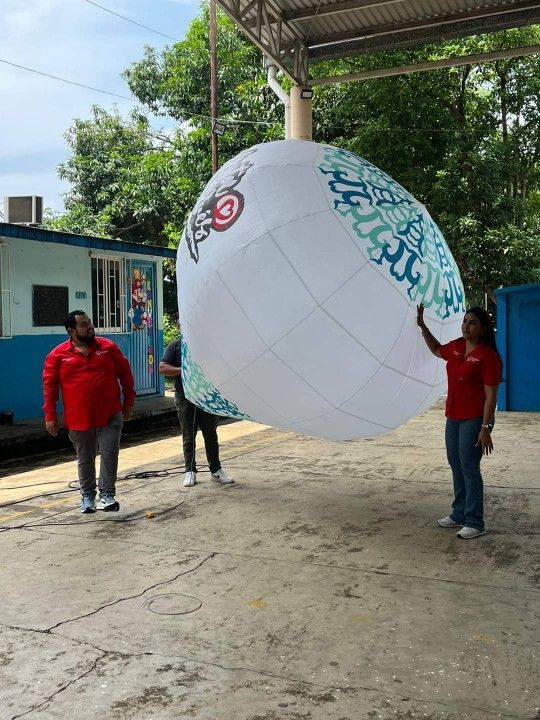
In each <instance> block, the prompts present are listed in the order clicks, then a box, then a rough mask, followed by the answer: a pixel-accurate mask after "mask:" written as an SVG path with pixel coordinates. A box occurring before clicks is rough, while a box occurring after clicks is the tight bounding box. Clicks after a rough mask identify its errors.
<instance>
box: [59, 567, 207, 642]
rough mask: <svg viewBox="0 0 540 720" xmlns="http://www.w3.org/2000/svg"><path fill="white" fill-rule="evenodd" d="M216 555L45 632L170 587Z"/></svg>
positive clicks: (62, 621)
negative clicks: (158, 588) (167, 586)
mask: <svg viewBox="0 0 540 720" xmlns="http://www.w3.org/2000/svg"><path fill="white" fill-rule="evenodd" d="M215 555H216V553H210V555H207V556H206V557H205V558H203V559H202V560H201V561H200V562H199V563H198V564H197V565H195V566H194V567H192V568H189V570H184V571H183V572H180V573H178V574H177V575H175V576H174V577H172V578H170V579H169V580H160V581H159V582H157V583H154V584H153V585H149V586H148V587H147V588H145V589H144V590H142V591H141V592H138V593H135V595H128V596H126V597H122V598H118V599H117V600H113V601H112V602H109V603H105V604H104V605H101V606H100V607H98V608H96V609H95V610H91V611H90V612H88V613H84V614H83V615H79V616H78V617H75V618H70V619H69V620H61V621H60V622H57V623H56V624H55V625H51V627H50V628H47V630H46V631H45V632H47V633H52V631H53V630H55V629H56V628H58V627H60V626H61V625H67V624H68V623H71V622H76V621H77V620H82V619H83V618H87V617H91V616H92V615H96V614H97V613H99V612H101V611H102V610H104V609H105V608H108V607H112V606H113V605H118V604H119V603H122V602H126V601H127V600H134V599H135V598H138V597H142V596H143V595H144V594H145V593H147V592H148V591H149V590H154V589H155V588H157V587H160V586H162V585H168V584H169V583H172V582H174V581H175V580H178V578H179V577H182V575H188V574H189V573H192V572H194V571H195V570H198V569H199V568H200V567H201V566H202V565H204V564H205V563H206V562H208V560H211V559H212V558H213V557H215Z"/></svg>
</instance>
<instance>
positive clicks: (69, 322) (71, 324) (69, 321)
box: [64, 310, 86, 333]
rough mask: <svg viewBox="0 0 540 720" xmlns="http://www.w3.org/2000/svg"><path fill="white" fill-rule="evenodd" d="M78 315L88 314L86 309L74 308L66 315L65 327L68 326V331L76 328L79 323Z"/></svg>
mask: <svg viewBox="0 0 540 720" xmlns="http://www.w3.org/2000/svg"><path fill="white" fill-rule="evenodd" d="M76 315H86V313H85V311H84V310H72V311H71V312H70V313H69V314H68V315H66V317H65V318H64V327H65V328H66V332H68V333H69V331H70V330H74V329H75V327H76V325H77V320H76V317H75V316H76Z"/></svg>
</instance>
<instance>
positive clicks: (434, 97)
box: [50, 7, 540, 301]
mask: <svg viewBox="0 0 540 720" xmlns="http://www.w3.org/2000/svg"><path fill="white" fill-rule="evenodd" d="M539 38H540V29H539V28H538V27H532V28H528V29H525V30H515V31H511V32H505V33H499V34H493V35H489V36H482V37H475V38H469V39H466V40H456V41H452V42H447V43H442V44H440V45H437V46H430V47H424V48H422V49H420V50H414V51H413V50H397V51H393V52H385V53H379V54H372V55H366V56H360V57H358V58H355V59H353V60H339V61H333V62H327V63H321V64H319V65H317V66H315V67H314V68H313V69H312V70H313V75H314V76H322V75H336V74H341V73H351V72H359V71H362V70H368V69H373V68H379V67H386V66H394V65H404V64H410V63H412V62H422V61H426V60H432V59H438V58H440V57H450V56H455V55H464V54H472V53H477V52H486V51H488V50H496V49H500V48H502V47H509V46H514V45H515V46H517V45H532V44H535V43H538V42H539ZM208 48H209V41H208V13H207V9H206V8H205V7H203V9H202V11H201V15H200V17H198V18H197V19H195V20H194V21H193V22H192V24H191V26H190V28H189V29H188V32H187V33H186V36H185V39H184V40H183V41H182V42H179V43H175V44H174V45H172V46H171V47H167V48H165V49H164V50H163V51H162V52H161V53H157V52H156V51H155V50H154V49H152V48H150V47H147V48H146V50H145V54H144V57H143V58H142V59H141V60H140V61H139V62H136V63H134V64H133V65H132V66H131V67H130V68H128V69H127V70H126V71H125V79H126V82H127V84H128V86H129V88H130V90H131V92H132V93H133V95H134V96H135V97H136V98H137V99H138V100H139V102H140V104H141V109H140V110H139V111H137V112H134V113H132V115H131V116H130V117H129V118H127V119H124V118H122V117H120V115H119V114H118V113H117V112H106V111H105V110H103V109H102V108H99V107H94V108H93V109H92V112H91V115H90V118H89V119H87V120H80V119H79V120H76V121H75V122H74V124H73V126H72V127H71V128H70V129H69V130H68V133H67V139H68V143H69V145H70V147H71V150H72V155H71V157H70V159H69V160H68V161H67V162H66V163H64V164H63V165H62V166H61V167H60V175H61V177H63V178H65V179H67V180H68V181H69V182H70V183H71V188H72V189H71V191H70V192H69V193H68V195H67V199H66V208H67V212H66V214H65V215H63V216H62V217H60V218H55V219H51V220H50V224H51V225H52V226H55V227H60V228H64V229H68V230H74V231H78V232H86V233H89V232H91V233H96V234H108V235H110V236H112V237H119V238H123V239H129V240H132V241H137V242H147V243H152V244H158V245H170V246H173V247H174V246H176V245H177V244H178V242H179V240H180V237H181V233H182V228H183V225H184V222H185V219H186V217H187V214H188V213H189V211H190V209H191V207H192V206H193V204H194V203H195V201H196V198H197V197H198V195H199V193H200V191H201V189H202V188H203V187H204V185H205V183H206V182H207V181H208V179H209V177H210V174H211V162H210V135H211V133H210V118H209V117H208V115H209V105H210V89H209V87H210V82H209V79H210V60H209V51H208ZM218 90H219V115H220V118H221V119H223V120H224V122H225V124H226V128H227V129H226V132H225V134H224V135H223V136H222V137H221V138H220V148H219V149H220V161H221V162H225V161H226V160H227V159H229V158H230V157H233V156H234V155H235V154H237V153H238V152H239V151H240V150H242V149H244V148H246V147H249V146H251V145H253V144H255V143H258V142H265V141H270V140H275V139H279V138H282V137H283V106H282V105H281V103H280V102H279V101H278V99H277V98H276V96H275V95H274V94H273V92H272V91H271V90H270V89H269V88H268V87H267V85H266V75H265V72H264V70H263V67H262V58H261V55H260V52H259V51H258V50H257V49H256V48H255V47H254V46H253V45H252V44H251V43H250V42H248V41H247V40H246V39H245V38H244V36H243V35H241V33H240V32H239V31H238V30H237V29H236V28H235V27H234V25H233V23H232V22H231V21H230V20H229V19H228V18H226V17H225V16H224V15H219V17H218ZM539 98H540V59H539V58H538V57H537V56H528V57H522V58H516V59H509V60H499V61H496V62H491V63H485V64H479V65H466V66H461V67H456V68H451V69H441V70H435V71H431V72H421V73H414V74H408V75H399V76H395V77H390V78H385V79H378V80H369V81H364V82H357V83H349V84H341V85H332V86H324V87H317V88H316V92H315V98H314V139H315V140H316V141H319V142H328V143H332V144H335V145H338V146H340V147H344V148H347V149H350V150H352V151H353V152H356V153H358V154H360V155H362V156H363V157H365V158H367V159H368V160H370V161H371V162H373V163H374V164H375V165H377V166H379V167H380V168H382V169H383V170H385V171H386V172H388V173H389V174H390V175H391V176H392V177H393V178H395V179H396V180H397V181H399V182H401V183H402V184H403V185H404V186H405V187H406V188H407V189H408V190H409V191H410V192H411V193H412V194H413V195H415V196H416V197H417V198H418V199H419V200H421V201H422V202H423V203H424V204H425V205H426V206H427V207H428V209H429V210H430V212H431V214H432V216H433V217H434V219H435V220H436V222H437V223H438V224H439V226H440V227H441V229H442V231H443V233H444V235H445V237H446V239H447V241H448V243H449V245H450V247H451V249H452V251H453V253H454V255H455V257H456V260H457V262H458V265H459V267H460V270H461V273H462V277H463V279H464V282H465V285H466V289H467V291H468V296H469V300H471V301H479V300H483V296H484V293H487V294H488V295H490V296H491V297H493V296H492V292H493V289H494V288H496V287H499V286H501V285H512V284H521V283H525V282H536V281H540V240H539V232H538V231H539V229H540V163H539V160H540V100H539ZM150 114H154V115H155V116H158V117H162V118H163V119H164V122H165V123H166V124H168V126H170V125H171V123H173V129H172V130H170V129H169V130H167V131H157V130H155V129H153V127H152V125H151V122H150V120H149V116H150Z"/></svg>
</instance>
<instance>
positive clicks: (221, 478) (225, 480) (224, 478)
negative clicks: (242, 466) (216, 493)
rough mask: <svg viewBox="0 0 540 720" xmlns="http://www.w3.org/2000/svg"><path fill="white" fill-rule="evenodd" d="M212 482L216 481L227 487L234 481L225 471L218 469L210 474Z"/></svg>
mask: <svg viewBox="0 0 540 720" xmlns="http://www.w3.org/2000/svg"><path fill="white" fill-rule="evenodd" d="M211 475H212V480H217V481H218V482H220V483H222V484H223V485H229V484H230V483H233V482H234V480H233V479H232V478H230V477H229V476H228V475H227V473H226V472H225V470H224V469H223V468H219V470H218V471H217V472H215V473H211Z"/></svg>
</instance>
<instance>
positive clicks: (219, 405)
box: [180, 337, 252, 420]
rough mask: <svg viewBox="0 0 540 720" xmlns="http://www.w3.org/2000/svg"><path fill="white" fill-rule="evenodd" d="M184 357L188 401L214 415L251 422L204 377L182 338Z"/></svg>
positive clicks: (185, 386)
mask: <svg viewBox="0 0 540 720" xmlns="http://www.w3.org/2000/svg"><path fill="white" fill-rule="evenodd" d="M180 347H181V356H182V384H183V386H184V393H185V395H186V397H187V399H188V400H190V401H191V402H192V403H194V404H195V405H197V407H200V408H202V409H203V410H206V411H207V412H209V413H212V414H213V415H222V416H226V417H232V418H238V419H239V420H251V419H252V418H250V417H249V415H246V414H245V413H243V412H242V411H241V410H239V408H238V407H237V406H236V405H235V404H234V403H232V402H230V401H229V400H226V399H225V398H224V397H222V396H221V394H220V392H219V390H218V389H217V388H216V387H214V385H212V383H211V382H210V381H209V380H207V379H206V378H205V376H204V373H203V371H202V370H201V368H200V366H199V365H197V363H196V362H195V361H194V360H193V358H192V357H191V353H190V352H189V348H188V346H187V345H186V343H185V342H184V338H183V337H182V338H181V340H180Z"/></svg>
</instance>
